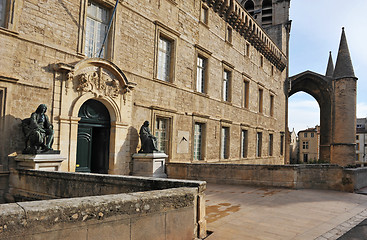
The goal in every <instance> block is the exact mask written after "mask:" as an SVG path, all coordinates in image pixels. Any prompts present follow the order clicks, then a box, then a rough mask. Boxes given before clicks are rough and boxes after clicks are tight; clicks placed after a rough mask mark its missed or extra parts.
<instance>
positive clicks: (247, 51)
mask: <svg viewBox="0 0 367 240" xmlns="http://www.w3.org/2000/svg"><path fill="white" fill-rule="evenodd" d="M246 56H247V57H249V56H250V44H249V43H246Z"/></svg>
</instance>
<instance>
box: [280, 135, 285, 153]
mask: <svg viewBox="0 0 367 240" xmlns="http://www.w3.org/2000/svg"><path fill="white" fill-rule="evenodd" d="M283 155H284V132H281V133H280V156H283Z"/></svg>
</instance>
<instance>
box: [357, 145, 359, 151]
mask: <svg viewBox="0 0 367 240" xmlns="http://www.w3.org/2000/svg"><path fill="white" fill-rule="evenodd" d="M356 150H357V151H359V143H357V144H356Z"/></svg>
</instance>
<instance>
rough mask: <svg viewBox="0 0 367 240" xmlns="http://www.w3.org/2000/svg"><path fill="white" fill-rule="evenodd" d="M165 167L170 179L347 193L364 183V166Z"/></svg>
mask: <svg viewBox="0 0 367 240" xmlns="http://www.w3.org/2000/svg"><path fill="white" fill-rule="evenodd" d="M166 169H167V175H168V176H169V177H171V178H180V179H196V180H205V181H207V182H209V183H219V184H244V185H250V186H262V187H285V188H295V189H302V188H306V189H307V188H308V189H328V190H338V191H347V192H353V191H356V190H358V189H361V188H362V187H366V186H367V182H366V181H365V179H366V177H367V170H366V169H365V168H356V169H344V168H342V167H339V166H337V165H328V164H321V165H320V164H315V165H274V166H265V165H239V164H184V163H169V164H167V167H166Z"/></svg>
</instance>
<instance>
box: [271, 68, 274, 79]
mask: <svg viewBox="0 0 367 240" xmlns="http://www.w3.org/2000/svg"><path fill="white" fill-rule="evenodd" d="M271 76H274V66H273V65H271Z"/></svg>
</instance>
